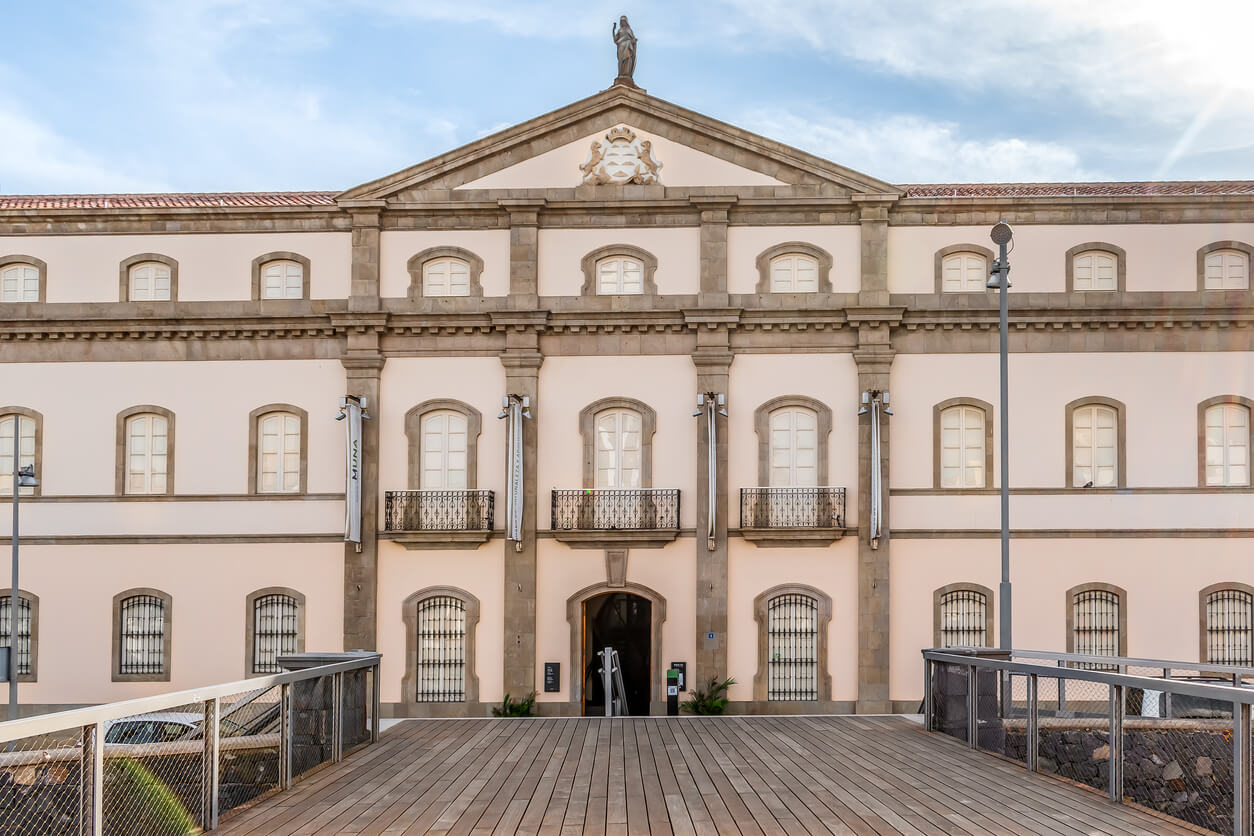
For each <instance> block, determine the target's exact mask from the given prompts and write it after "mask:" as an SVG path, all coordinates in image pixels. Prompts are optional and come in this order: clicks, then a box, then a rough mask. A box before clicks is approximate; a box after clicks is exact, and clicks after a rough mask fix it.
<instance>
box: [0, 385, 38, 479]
mask: <svg viewBox="0 0 1254 836" xmlns="http://www.w3.org/2000/svg"><path fill="white" fill-rule="evenodd" d="M17 409H18V408H17V407H9V408H8V409H7V410H6V409H4V408H0V483H3V484H0V496H12V495H13V479H12V476H13V433H14V429H15V428H16V431H17V433H18V440H17V442H18V451H17V453H18V467H27V466H31V467H34V468H35V478H36V479H38V478H39V461H38V456H37V452H38V448H39V430H40V426H39V425H40V420H39V413H37V412H34V411H32V410H22V411H21V412H17V411H16V410H17ZM18 490H19V491H20V492H21V496H33V495H35V494H37V493H39V488H35V487H31V488H19V489H18Z"/></svg>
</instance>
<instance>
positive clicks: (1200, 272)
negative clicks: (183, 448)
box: [0, 241, 1254, 293]
mask: <svg viewBox="0 0 1254 836" xmlns="http://www.w3.org/2000/svg"><path fill="white" fill-rule="evenodd" d="M1219 250H1236V251H1237V252H1242V253H1245V258H1246V261H1245V265H1246V273H1245V287H1243V288H1232V289H1230V290H1228V291H1226V292H1228V293H1240V292H1243V291H1245V292H1248V291H1249V290H1250V289H1251V288H1254V284H1251V283H1250V271H1251V270H1254V247H1251V246H1250V245H1249V244H1247V243H1245V242H1244V241H1215V242H1214V243H1211V244H1207V245H1206V246H1205V247H1199V248H1198V251H1197V289H1198V290H1202V291H1206V292H1207V293H1223V292H1225V291H1224V290H1223V289H1220V288H1215V289H1208V288H1207V287H1206V256H1208V255H1210V254H1211V253H1213V252H1217V251H1219ZM0 263H3V259H0Z"/></svg>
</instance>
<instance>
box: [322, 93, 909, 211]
mask: <svg viewBox="0 0 1254 836" xmlns="http://www.w3.org/2000/svg"><path fill="white" fill-rule="evenodd" d="M613 129H617V131H616V132H615V133H614V134H613V135H612V136H609V137H607V134H608V133H609V132H610V131H611V130H613ZM624 131H625V132H626V134H627V135H629V138H630V140H631V143H632V148H633V149H634V150H631V151H629V152H626V153H627V154H628V156H630V157H632V158H633V159H634V158H635V156H639V157H641V158H642V159H647V160H651V161H652V163H655V164H660V165H656V166H654V165H651V166H649V168H650V170H651V171H654V172H656V184H657V185H660V186H664V187H666V188H675V189H699V190H709V189H711V188H722V187H726V188H737V187H769V188H779V187H789V186H809V187H812V189H811V190H815V188H814V187H817V192H818V193H821V194H826V195H849V194H868V193H869V194H896V193H899V191H900V190H899V189H898V188H897V187H896V186H893V185H891V184H889V183H885V182H883V181H881V180H877V179H875V178H873V177H868V176H866V175H864V174H861V173H859V172H856V171H853V170H851V169H848V168H845V167H844V166H840V165H837V164H835V163H833V162H830V161H828V160H825V159H823V158H821V157H817V156H815V155H813V154H808V153H806V152H805V151H800V150H798V149H796V148H793V147H791V146H788V145H785V144H783V143H781V142H776V141H774V140H771V139H767V138H765V137H762V136H758V135H757V134H753V133H750V132H749V131H745V130H741V129H740V128H737V127H734V126H732V125H728V124H726V123H725V122H720V121H718V120H716V119H711V118H710V117H708V116H704V115H702V114H700V113H696V112H694V111H690V110H686V109H684V108H681V107H679V106H677V105H674V104H671V103H670V102H667V101H664V100H662V99H658V98H656V97H654V96H650V95H648V94H646V93H644V92H643V91H641V90H638V89H634V88H630V87H626V86H621V85H619V86H614V87H611V88H609V89H608V90H604V91H602V92H600V93H597V94H596V95H594V96H590V97H589V98H587V99H584V100H582V101H579V102H575V103H574V104H571V105H568V106H566V107H564V108H562V109H560V110H556V111H554V112H552V113H549V114H546V115H544V116H540V117H538V118H536V119H532V120H530V121H528V122H524V123H522V124H520V125H516V126H514V127H512V128H507V129H506V130H504V131H501V132H500V133H496V134H493V135H491V136H487V137H484V138H483V139H480V140H477V141H476V142H472V143H470V144H468V145H464V146H462V147H461V148H457V149H455V150H453V151H449V152H448V153H446V154H442V155H440V156H438V157H435V158H433V159H430V160H427V161H426V162H423V163H419V164H418V165H415V166H412V167H410V168H407V169H405V170H403V171H399V172H397V173H395V174H392V175H389V176H387V177H383V178H381V179H379V180H375V181H373V182H370V183H365V184H363V185H360V186H357V187H355V188H352V189H349V190H348V191H346V192H343V193H342V194H340V195H339V196H338V198H337V200H338V201H341V202H356V201H387V202H389V203H414V202H424V201H425V200H428V199H431V198H430V197H427V195H426V194H424V193H437V192H438V193H443V194H445V195H447V192H448V191H451V190H457V191H462V192H467V191H485V192H493V193H500V192H507V193H508V192H514V191H517V192H522V193H529V194H534V193H536V192H537V191H540V190H566V189H574V188H576V187H579V186H581V185H585V186H586V184H587V182H588V181H587V180H586V179H585V177H584V175H585V174H586V171H587V167H586V165H585V164H586V163H587V162H588V159H589V155H590V153H592V154H593V156H594V158H595V155H596V153H598V152H596V151H594V150H593V149H592V145H593V143H600V145H601V148H602V150H604V149H606V148H610V147H614V148H616V149H620V148H622V147H624V146H623V144H622V143H623V137H624ZM614 140H617V143H618V144H617V145H615V144H614V143H613V141H614ZM645 143H647V144H645ZM633 155H634V156H633ZM594 161H595V159H594ZM581 165H585V168H584V169H581ZM641 171H642V172H643V168H642V169H641ZM643 176H644V178H645V179H644V181H643V182H652V181H651V180H650V179H649V174H644V175H643ZM611 182H613V181H611ZM634 182H642V181H641V180H640V179H637V180H635V181H634ZM593 188H594V189H595V188H596V186H593Z"/></svg>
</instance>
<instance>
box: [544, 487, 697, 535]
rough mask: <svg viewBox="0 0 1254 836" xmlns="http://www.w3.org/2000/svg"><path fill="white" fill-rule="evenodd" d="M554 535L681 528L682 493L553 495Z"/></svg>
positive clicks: (609, 491) (582, 492)
mask: <svg viewBox="0 0 1254 836" xmlns="http://www.w3.org/2000/svg"><path fill="white" fill-rule="evenodd" d="M552 525H553V530H554V531H615V530H617V531H624V530H632V531H658V530H666V529H678V528H679V491H677V490H664V489H652V488H651V489H647V490H608V489H607V490H591V489H586V490H581V491H553V517H552Z"/></svg>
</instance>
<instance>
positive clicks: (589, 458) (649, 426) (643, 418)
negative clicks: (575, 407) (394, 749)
mask: <svg viewBox="0 0 1254 836" xmlns="http://www.w3.org/2000/svg"><path fill="white" fill-rule="evenodd" d="M607 409H630V410H632V411H633V412H637V413H639V414H640V487H641V488H651V487H653V434H654V433H655V432H657V413H656V412H655V411H654V410H653V407H651V406H649V405H648V404H646V403H644V402H642V401H638V400H635V399H634V398H617V397H614V398H602V399H601V400H599V401H593V402H592V403H590V404H588V405H587V406H585V407H584V408H583V409H582V410H580V411H579V435H580V436H581V437H582V438H583V487H584V488H595V487H596V481H597V464H596V416H597V414H598V413H600V412H604V411H605V410H607Z"/></svg>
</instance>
